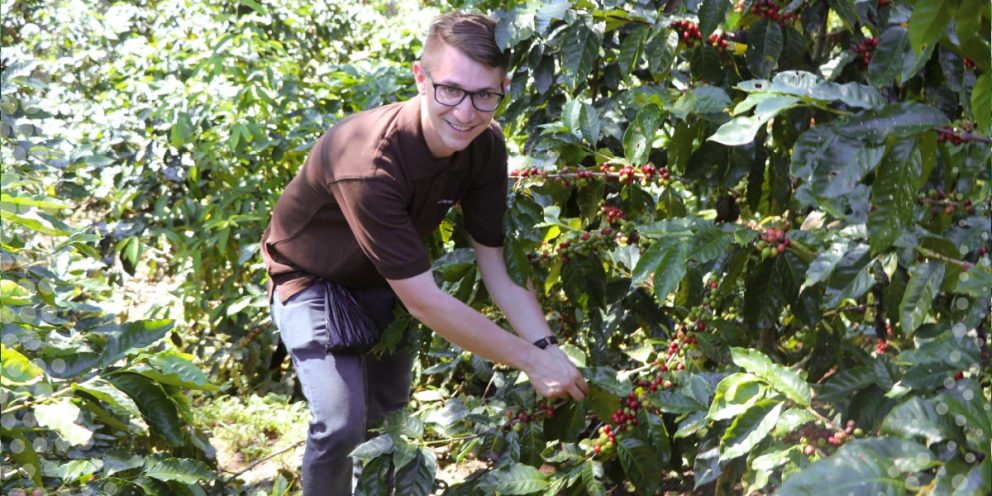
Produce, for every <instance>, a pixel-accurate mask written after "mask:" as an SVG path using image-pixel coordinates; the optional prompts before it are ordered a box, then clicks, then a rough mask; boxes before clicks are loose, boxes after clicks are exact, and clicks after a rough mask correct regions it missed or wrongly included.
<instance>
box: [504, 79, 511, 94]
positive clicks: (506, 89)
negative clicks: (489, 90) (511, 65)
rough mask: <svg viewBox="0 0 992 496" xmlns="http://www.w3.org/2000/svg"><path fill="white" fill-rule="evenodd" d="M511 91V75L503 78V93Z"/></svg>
mask: <svg viewBox="0 0 992 496" xmlns="http://www.w3.org/2000/svg"><path fill="white" fill-rule="evenodd" d="M509 91H510V77H509V76H507V77H504V78H503V93H508V92H509Z"/></svg>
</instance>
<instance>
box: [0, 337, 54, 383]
mask: <svg viewBox="0 0 992 496" xmlns="http://www.w3.org/2000/svg"><path fill="white" fill-rule="evenodd" d="M0 352H2V353H0V365H2V367H3V374H2V375H0V381H2V383H3V386H4V387H5V388H9V387H11V386H27V385H30V384H33V383H35V382H38V381H40V380H41V379H42V378H43V377H44V375H45V371H44V370H42V369H41V367H38V366H37V365H35V364H34V363H32V362H31V360H28V358H27V357H26V356H24V355H23V354H21V352H19V351H17V350H16V349H13V348H7V347H6V346H4V345H0Z"/></svg>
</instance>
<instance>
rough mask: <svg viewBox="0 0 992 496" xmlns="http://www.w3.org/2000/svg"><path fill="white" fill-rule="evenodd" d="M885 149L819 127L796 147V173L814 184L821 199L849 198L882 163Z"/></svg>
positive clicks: (814, 191)
mask: <svg viewBox="0 0 992 496" xmlns="http://www.w3.org/2000/svg"><path fill="white" fill-rule="evenodd" d="M884 152H885V148H884V147H882V146H870V145H865V144H864V143H863V142H862V140H861V139H860V138H851V137H846V136H842V135H840V134H838V133H837V132H835V131H834V130H833V129H832V128H831V127H829V126H817V127H815V128H812V129H810V130H809V131H806V132H805V133H803V134H802V135H800V136H799V139H798V140H796V143H795V145H794V146H793V153H792V164H791V166H790V167H791V171H792V174H793V175H795V176H797V177H798V178H799V179H801V180H803V181H805V182H808V183H810V187H811V188H812V192H813V194H814V195H815V196H816V197H817V198H845V197H847V196H848V195H850V194H851V192H852V190H853V189H855V187H856V186H858V184H859V183H860V182H861V179H862V178H864V177H865V175H867V174H868V173H869V172H871V171H872V170H874V169H875V167H876V166H877V165H878V163H879V162H880V161H881V160H882V157H883V155H884Z"/></svg>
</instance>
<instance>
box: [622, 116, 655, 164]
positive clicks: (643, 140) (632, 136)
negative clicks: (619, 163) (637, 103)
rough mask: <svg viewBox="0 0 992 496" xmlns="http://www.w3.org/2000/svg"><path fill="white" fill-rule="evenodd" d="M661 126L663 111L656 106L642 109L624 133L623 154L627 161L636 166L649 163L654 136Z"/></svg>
mask: <svg viewBox="0 0 992 496" xmlns="http://www.w3.org/2000/svg"><path fill="white" fill-rule="evenodd" d="M660 124H661V109H659V108H658V106H656V105H647V106H645V107H641V108H640V109H639V110H638V111H637V115H636V116H635V117H634V121H633V122H631V123H630V125H629V126H627V130H626V131H624V133H623V152H624V156H625V157H626V158H627V161H628V162H630V163H633V164H635V165H640V164H643V163H645V162H647V159H648V155H649V154H650V153H651V147H652V143H653V142H654V134H655V132H657V131H658V126H659V125H660Z"/></svg>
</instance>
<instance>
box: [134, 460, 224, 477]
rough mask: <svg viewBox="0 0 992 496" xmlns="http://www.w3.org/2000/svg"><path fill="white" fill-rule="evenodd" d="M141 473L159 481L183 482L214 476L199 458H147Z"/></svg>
mask: <svg viewBox="0 0 992 496" xmlns="http://www.w3.org/2000/svg"><path fill="white" fill-rule="evenodd" d="M143 475H146V476H148V477H151V478H153V479H158V480H160V481H166V482H168V481H176V482H180V483H183V484H195V483H197V482H199V481H202V480H210V479H213V478H214V477H215V475H214V472H213V471H212V470H210V469H209V468H208V467H207V465H206V464H205V463H203V462H201V461H199V460H192V459H189V458H171V457H168V458H166V457H152V458H149V459H147V460H146V461H145V469H144V471H143Z"/></svg>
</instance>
